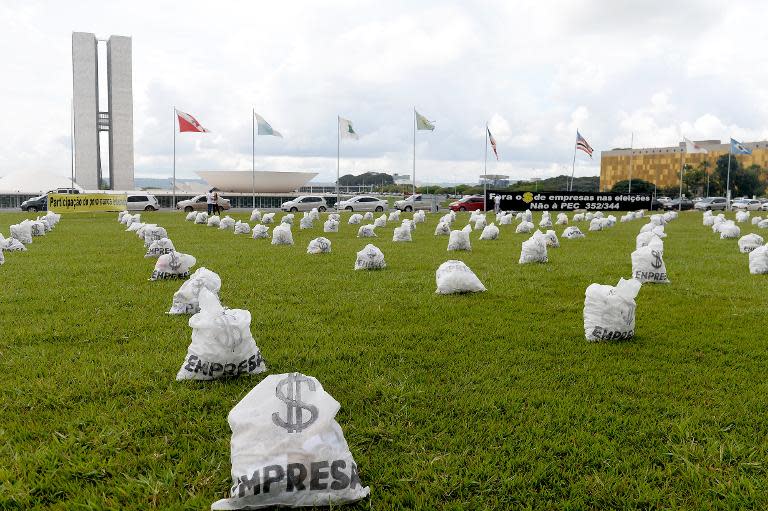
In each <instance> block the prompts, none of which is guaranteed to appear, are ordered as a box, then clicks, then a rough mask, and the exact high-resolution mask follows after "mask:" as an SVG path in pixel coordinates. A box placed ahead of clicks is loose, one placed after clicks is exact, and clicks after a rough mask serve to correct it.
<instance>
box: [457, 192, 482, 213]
mask: <svg viewBox="0 0 768 511" xmlns="http://www.w3.org/2000/svg"><path fill="white" fill-rule="evenodd" d="M448 207H450V208H451V211H475V210H481V211H482V209H483V198H482V197H478V196H477V195H470V196H469V197H462V198H461V199H459V200H457V201H455V202H451V203H450V204H449V206H448Z"/></svg>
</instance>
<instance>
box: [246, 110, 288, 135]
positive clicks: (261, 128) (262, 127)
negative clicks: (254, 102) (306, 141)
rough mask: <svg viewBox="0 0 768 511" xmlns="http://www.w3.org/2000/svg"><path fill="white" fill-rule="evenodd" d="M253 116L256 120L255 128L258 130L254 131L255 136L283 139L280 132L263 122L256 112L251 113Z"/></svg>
mask: <svg viewBox="0 0 768 511" xmlns="http://www.w3.org/2000/svg"><path fill="white" fill-rule="evenodd" d="M253 116H254V117H255V118H256V127H257V128H258V130H257V131H256V134H258V135H272V136H273V137H280V138H283V136H282V135H281V134H280V132H279V131H277V130H276V129H274V128H273V127H272V126H271V125H270V124H269V123H268V122H267V121H265V120H264V118H263V117H262V116H260V115H259V114H257V113H256V112H253Z"/></svg>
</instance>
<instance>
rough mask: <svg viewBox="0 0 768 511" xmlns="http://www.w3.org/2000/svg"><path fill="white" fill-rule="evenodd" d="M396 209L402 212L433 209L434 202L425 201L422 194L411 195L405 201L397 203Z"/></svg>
mask: <svg viewBox="0 0 768 511" xmlns="http://www.w3.org/2000/svg"><path fill="white" fill-rule="evenodd" d="M395 209H399V210H401V211H415V210H417V209H426V210H431V209H432V200H430V199H425V198H424V197H422V196H421V194H416V195H411V196H410V197H408V198H407V199H405V200H399V201H396V202H395Z"/></svg>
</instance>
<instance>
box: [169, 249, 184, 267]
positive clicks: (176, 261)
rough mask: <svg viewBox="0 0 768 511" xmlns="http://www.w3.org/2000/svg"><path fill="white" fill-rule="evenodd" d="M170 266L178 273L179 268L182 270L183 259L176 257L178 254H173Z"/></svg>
mask: <svg viewBox="0 0 768 511" xmlns="http://www.w3.org/2000/svg"><path fill="white" fill-rule="evenodd" d="M168 266H169V267H170V268H171V269H172V270H173V271H176V270H178V269H179V268H181V259H179V257H178V256H177V255H176V252H171V257H170V261H168Z"/></svg>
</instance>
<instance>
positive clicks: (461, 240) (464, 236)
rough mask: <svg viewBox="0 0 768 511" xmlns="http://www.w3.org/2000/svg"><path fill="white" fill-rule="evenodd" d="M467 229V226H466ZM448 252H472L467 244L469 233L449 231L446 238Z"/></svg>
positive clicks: (468, 243)
mask: <svg viewBox="0 0 768 511" xmlns="http://www.w3.org/2000/svg"><path fill="white" fill-rule="evenodd" d="M467 227H469V224H467ZM448 250H449V251H450V250H472V245H471V243H470V242H469V232H468V231H466V230H464V229H462V230H460V231H451V234H450V236H449V237H448Z"/></svg>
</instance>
